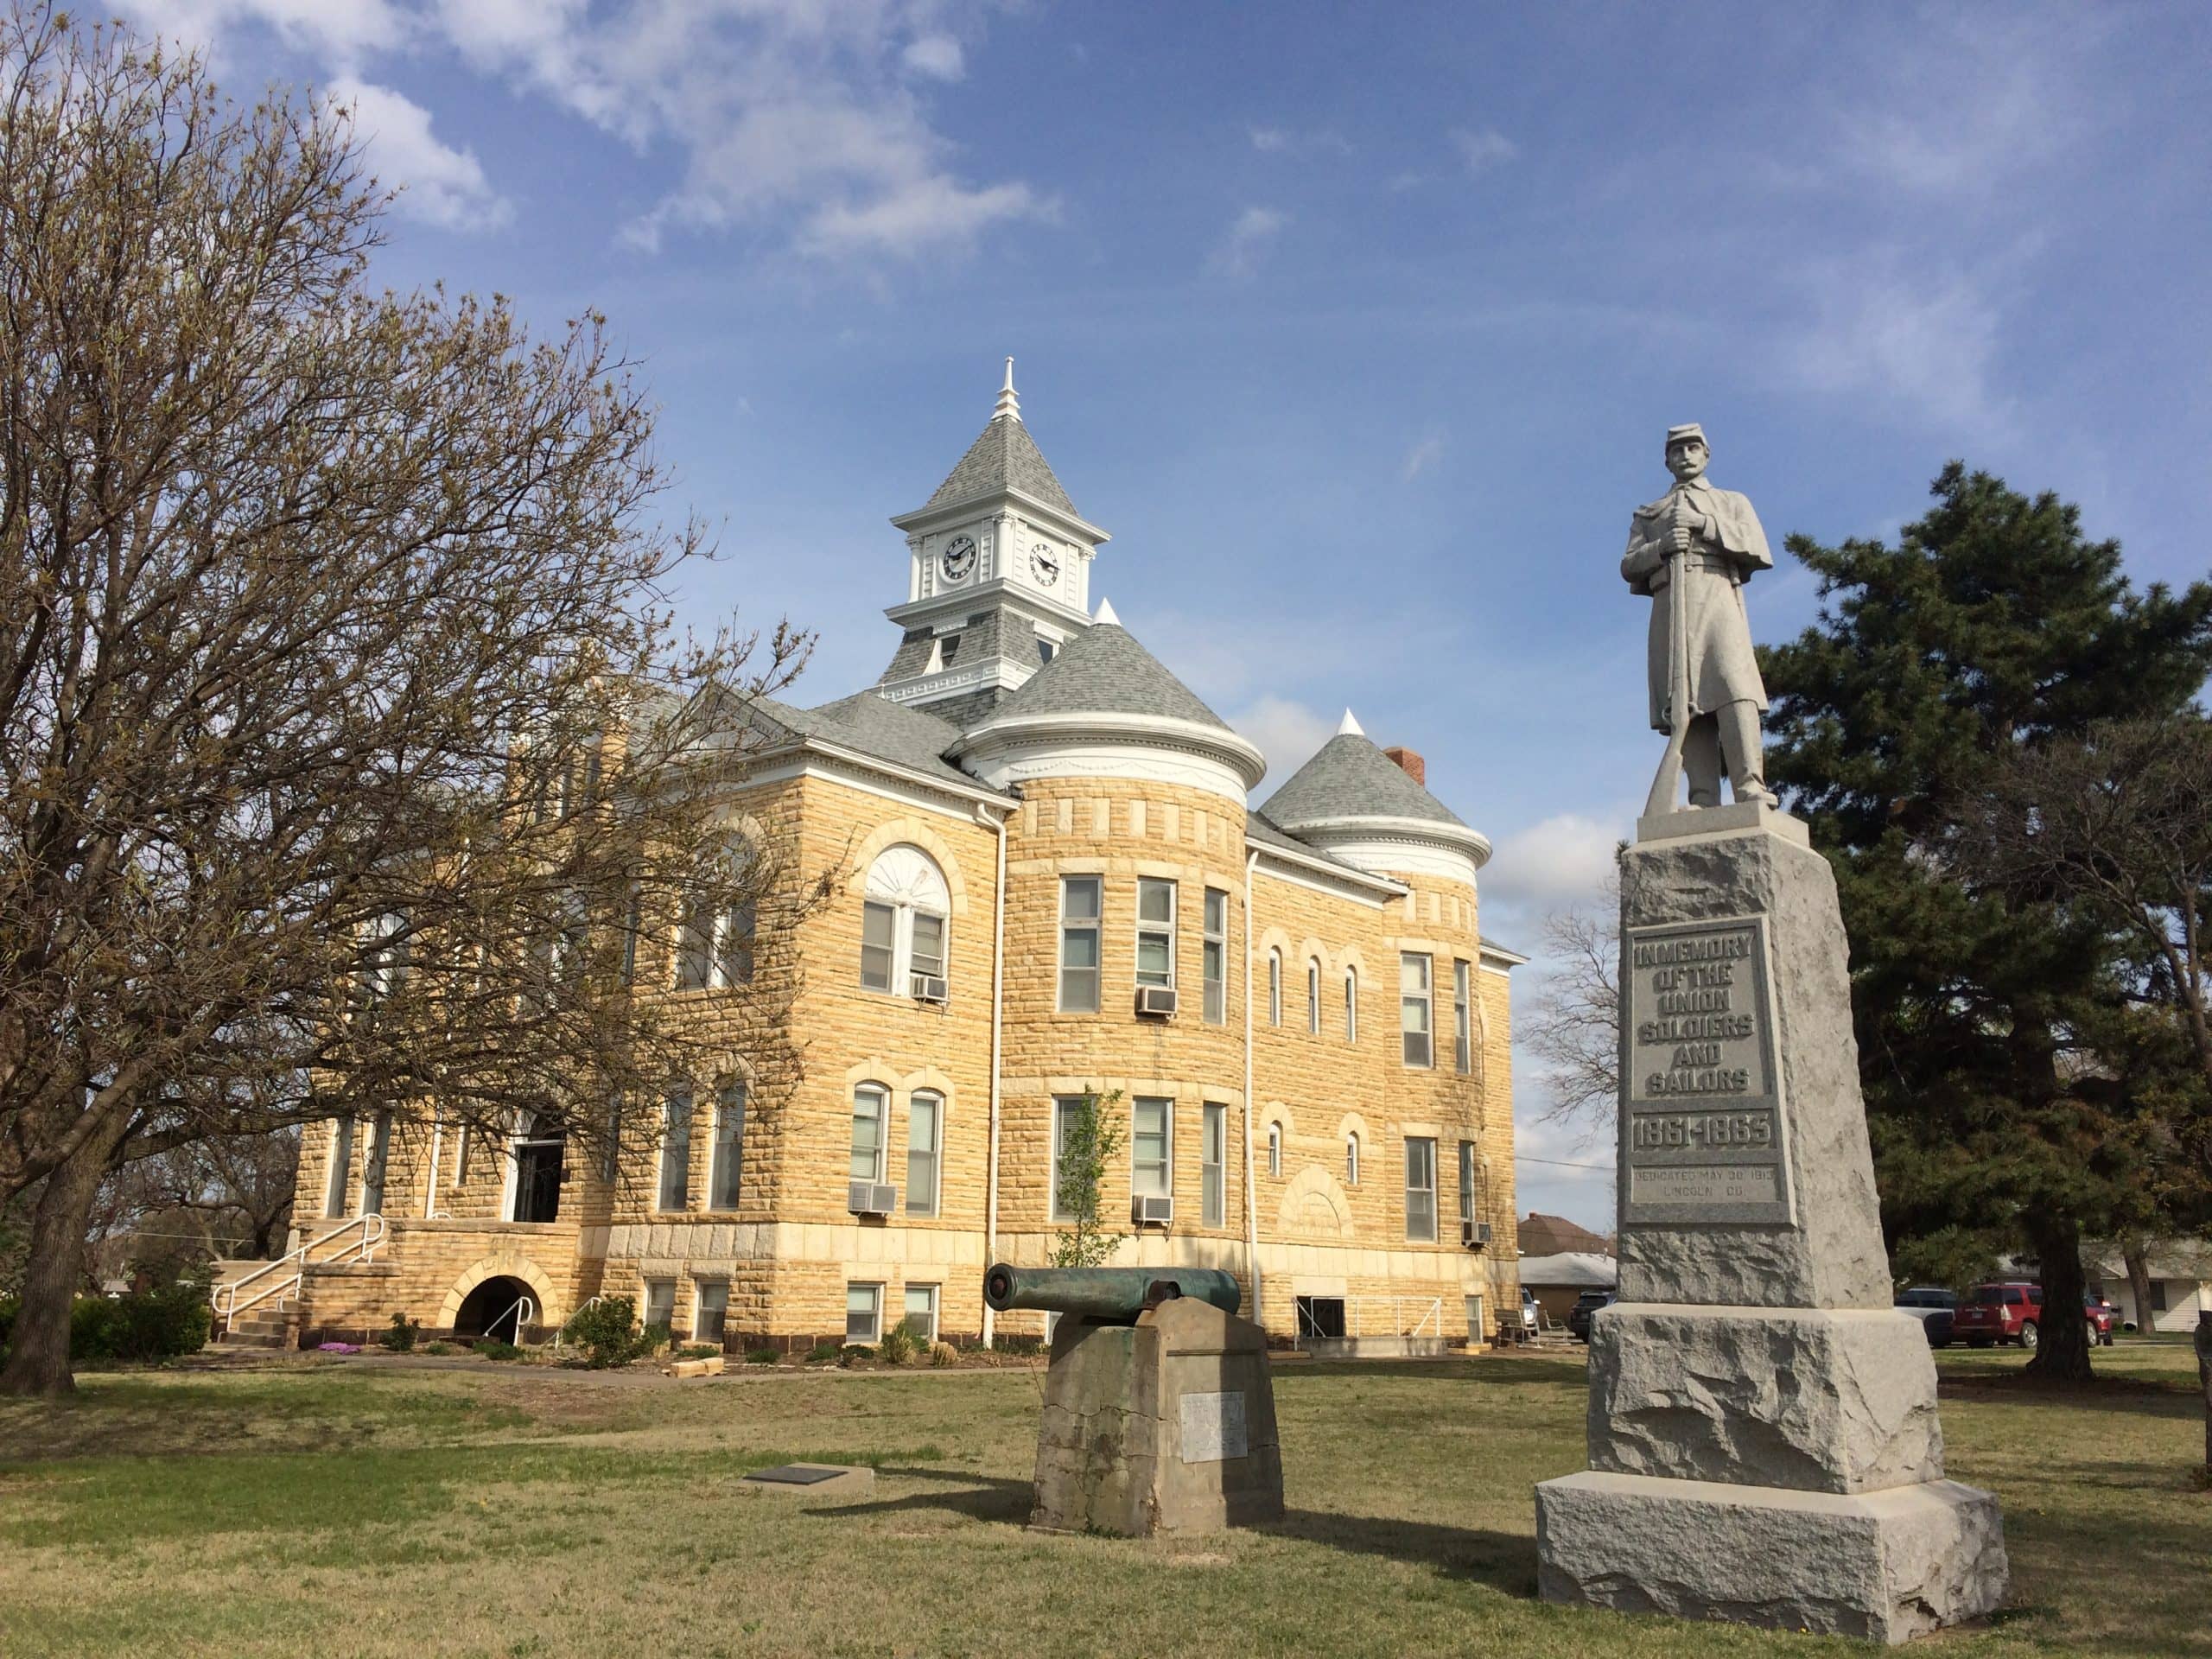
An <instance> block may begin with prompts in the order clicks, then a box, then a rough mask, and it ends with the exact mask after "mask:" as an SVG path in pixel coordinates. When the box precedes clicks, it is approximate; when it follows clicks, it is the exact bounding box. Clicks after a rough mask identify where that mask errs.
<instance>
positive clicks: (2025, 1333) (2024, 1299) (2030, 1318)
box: [1951, 1280, 2043, 1351]
mask: <svg viewBox="0 0 2212 1659" xmlns="http://www.w3.org/2000/svg"><path fill="white" fill-rule="evenodd" d="M1951 1334H1952V1335H1953V1336H1955V1337H1956V1338H1958V1339H1959V1340H1960V1341H1961V1342H1963V1343H1965V1344H1966V1345H1967V1347H1969V1348H1986V1347H1988V1346H1989V1344H1992V1343H1999V1344H2002V1343H2007V1342H2017V1343H2018V1344H2020V1346H2021V1347H2023V1348H2025V1349H2028V1350H2029V1351H2033V1350H2034V1348H2035V1345H2036V1344H2037V1341H2038V1340H2040V1339H2041V1338H2042V1335H2043V1287H2042V1286H2041V1285H2031V1284H2028V1283H2026V1282H2025V1281H2019V1280H2012V1281H2005V1282H2003V1283H1999V1284H1987V1285H1976V1286H1975V1287H1974V1288H1973V1290H1971V1291H1969V1292H1968V1293H1967V1299H1966V1300H1965V1301H1963V1302H1961V1304H1960V1305H1959V1310H1958V1312H1957V1313H1955V1314H1953V1315H1952V1317H1951Z"/></svg>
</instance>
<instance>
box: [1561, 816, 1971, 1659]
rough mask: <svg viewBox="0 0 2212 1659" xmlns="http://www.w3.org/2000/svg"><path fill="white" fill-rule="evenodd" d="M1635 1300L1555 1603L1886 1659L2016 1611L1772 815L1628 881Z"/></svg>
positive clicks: (1842, 970)
mask: <svg viewBox="0 0 2212 1659" xmlns="http://www.w3.org/2000/svg"><path fill="white" fill-rule="evenodd" d="M1621 922H1622V929H1621V955H1622V972H1621V991H1622V1001H1621V1023H1622V1066H1621V1103H1620V1106H1621V1110H1620V1161H1619V1172H1620V1174H1619V1180H1620V1191H1619V1219H1620V1294H1621V1298H1622V1300H1620V1302H1619V1303H1618V1304H1616V1305H1615V1306H1612V1307H1610V1308H1606V1309H1604V1310H1601V1311H1600V1312H1599V1313H1598V1314H1597V1315H1596V1316H1595V1318H1594V1319H1593V1320H1592V1334H1591V1348H1590V1408H1589V1446H1590V1468H1589V1470H1588V1471H1586V1472H1585V1473H1582V1474H1579V1475H1571V1476H1568V1477H1567V1478H1564V1479H1560V1480H1553V1481H1547V1482H1545V1483H1543V1484H1541V1485H1540V1486H1538V1487H1537V1488H1536V1531H1537V1548H1538V1555H1539V1570H1538V1576H1539V1586H1540V1589H1541V1593H1542V1595H1543V1597H1544V1599H1546V1600H1548V1601H1559V1602H1584V1603H1590V1604H1593V1605H1600V1606H1605V1607H1612V1608H1617V1609H1620V1610H1623V1611H1656V1612H1667V1613H1672V1614H1675V1615H1677V1616H1680V1617H1685V1618H1720V1619H1727V1620H1731V1621H1734V1622H1738V1623H1743V1624H1763V1625H1770V1626H1777V1627H1781V1628H1786V1629H1791V1630H1814V1631H1818V1632H1823V1633H1831V1634H1837V1635H1849V1636H1857V1637H1866V1638H1870V1639H1872V1640H1875V1641H1880V1642H1888V1643H1897V1642H1903V1641H1905V1640H1907V1639H1909V1638H1910V1637H1915V1636H1918V1635H1922V1634H1923V1633H1925V1632H1926V1631H1929V1630H1935V1629H1936V1628H1938V1627H1940V1626H1942V1625H1946V1624H1956V1623H1958V1622H1960V1621H1961V1620H1965V1619H1970V1618H1978V1617H1980V1616H1981V1615H1983V1614H1985V1613H1987V1612H1988V1611H1991V1610H1992V1609H1993V1608H1994V1607H1995V1606H1996V1605H1998V1603H1999V1600H2001V1599H2002V1598H2003V1596H2004V1593H2005V1583H2006V1576H2007V1567H2006V1562H2005V1543H2004V1529H2003V1524H2002V1522H2001V1521H2000V1519H1999V1515H1998V1510H1997V1501H1996V1499H1995V1498H1994V1497H1992V1496H1991V1495H1990V1494H1988V1493H1986V1492H1982V1491H1975V1490H1974V1488H1971V1487H1967V1486H1962V1485H1960V1484H1958V1483H1956V1482H1955V1481H1950V1480H1947V1479H1945V1478H1943V1440H1942V1425H1941V1424H1940V1423H1939V1422H1938V1421H1937V1418H1936V1369H1935V1363H1934V1361H1933V1359H1932V1358H1931V1357H1930V1356H1929V1351H1928V1344H1927V1342H1926V1339H1925V1338H1924V1337H1923V1334H1922V1332H1921V1327H1920V1325H1919V1324H1918V1322H1917V1321H1916V1320H1914V1319H1912V1318H1911V1317H1910V1315H1907V1314H1903V1313H1896V1312H1894V1311H1893V1310H1892V1309H1891V1305H1890V1302H1891V1297H1890V1281H1889V1264H1888V1258H1887V1255H1886V1254H1885V1251H1884V1249H1883V1245H1882V1237H1881V1230H1880V1225H1879V1219H1878V1210H1877V1205H1876V1198H1875V1192H1874V1175H1873V1163H1872V1156H1871V1154H1870V1152H1869V1149H1868V1145H1867V1139H1866V1111H1865V1108H1864V1105H1863V1103H1862V1102H1861V1099H1860V1096H1859V1062H1858V1047H1857V1044H1856V1042H1855V1040H1854V1039H1853V1035H1852V1027H1851V1000H1850V985H1849V982H1848V978H1847V959H1848V949H1847V941H1846V939H1845V937H1844V932H1843V925H1842V919H1841V916H1840V912H1839V910H1838V908H1837V905H1836V897H1835V882H1834V875H1833V874H1832V873H1831V872H1830V870H1829V868H1828V866H1827V861H1826V860H1825V859H1823V858H1821V856H1820V855H1818V854H1816V853H1815V852H1813V851H1812V850H1811V849H1810V848H1809V846H1808V842H1807V838H1806V835H1805V830H1804V826H1803V825H1802V823H1798V822H1797V821H1796V820H1795V819H1793V818H1789V817H1786V816H1785V815H1783V814H1782V813H1779V812H1777V811H1775V810H1773V809H1771V808H1770V807H1768V806H1765V805H1764V804H1756V803H1753V804H1742V805H1738V806H1731V807H1721V808H1711V809H1707V810H1701V811H1690V812H1676V813H1672V814H1662V815H1659V816H1656V817H1649V818H1646V819H1644V820H1643V822H1642V823H1640V824H1639V825H1638V841H1637V845H1636V846H1634V847H1632V848H1631V849H1629V851H1628V852H1627V853H1626V854H1625V855H1624V858H1623V861H1622V882H1621Z"/></svg>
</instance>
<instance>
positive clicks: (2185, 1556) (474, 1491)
mask: <svg viewBox="0 0 2212 1659" xmlns="http://www.w3.org/2000/svg"><path fill="white" fill-rule="evenodd" d="M2097 1363H2098V1367H2099V1370H2100V1372H2101V1374H2102V1380H2101V1382H2100V1383H2099V1384H2098V1386H2097V1387H2095V1388H2094V1389H2089V1390H2087V1391H2083V1392H2080V1393H2071V1394H2064V1395H2050V1394H2044V1393H2038V1392H2036V1391H2033V1390H2031V1389H2025V1388H2024V1387H2022V1386H2021V1385H2020V1381H2019V1369H2020V1364H2021V1357H2020V1356H2019V1355H2018V1353H2017V1352H2011V1351H1998V1352H1991V1353H1978V1354H1977V1353H1964V1352H1955V1353H1952V1354H1948V1355H1945V1356H1943V1357H1942V1361H1941V1368H1942V1375H1943V1383H1944V1398H1943V1421H1944V1429H1945V1433H1946V1434H1947V1436H1948V1441H1949V1446H1950V1471H1951V1473H1952V1474H1953V1475H1954V1476H1955V1477H1956V1478H1960V1479H1962V1480H1966V1481H1969V1482H1972V1483H1974V1484H1977V1485H1983V1486H1988V1487H1992V1488H1994V1489H1995V1490H1996V1491H1997V1492H1998V1493H1999V1496H2000V1497H2001V1498H2002V1500H2003V1502H2004V1505H2005V1536H2006V1541H2007V1543H2008V1545H2009V1546H2010V1548H2011V1551H2012V1574H2013V1587H2012V1600H2011V1603H2010V1605H2008V1607H2007V1609H2006V1611H2005V1613H2004V1614H2003V1615H2001V1616H2000V1618H1999V1619H1998V1620H1997V1621H1996V1623H1995V1625H1994V1627H1993V1628H1992V1629H1990V1630H1983V1631H1968V1632H1961V1633H1954V1634H1951V1635H1947V1636H1944V1637H1938V1638H1936V1641H1937V1643H1939V1645H1941V1646H1942V1647H1943V1648H1944V1649H1946V1650H1955V1651H1957V1652H1959V1653H1961V1654H1965V1653H1969V1652H1970V1653H1972V1654H1974V1655H1976V1656H1990V1659H1996V1656H2011V1655H2017V1654H2077V1653H2079V1654H2113V1655H2119V1654H2143V1655H2160V1656H2169V1655H2186V1654H2204V1655H2212V1494H2208V1493H2207V1492H2205V1491H2202V1490H2201V1489H2200V1488H2199V1487H2198V1486H2197V1485H2196V1483H2195V1482H2193V1480H2192V1478H2191V1476H2190V1469H2191V1466H2192V1465H2194V1464H2196V1462H2197V1461H2198V1459H2201V1457H2202V1451H2203V1426H2202V1407H2201V1405H2200V1404H2199V1403H2198V1401H2197V1397H2196V1394H2195V1381H2196V1378H2195V1370H2194V1362H2193V1360H2192V1358H2191V1357H2190V1353H2189V1351H2188V1349H2187V1347H2186V1345H2185V1344H2174V1343H2165V1344H2162V1343H2157V1342H2139V1343H2126V1342H2123V1344H2122V1345H2121V1346H2120V1347H2119V1348H2117V1349H2113V1350H2107V1351H2101V1352H2100V1353H2099V1355H2098V1359H2097ZM1040 1382H1041V1376H1040V1375H1039V1374H1034V1373H1032V1372H1030V1371H1028V1370H1007V1371H997V1372H979V1373H930V1372H921V1373H898V1374H871V1375H854V1376H824V1375H820V1374H793V1373H785V1374H782V1375H777V1376H760V1375H757V1374H748V1375H743V1376H732V1377H728V1378H724V1379H716V1380H711V1381H705V1382H696V1383H671V1382H668V1381H666V1380H664V1379H662V1378H659V1377H658V1376H639V1375H632V1374H623V1375H619V1376H611V1375H607V1374H599V1373H570V1372H560V1373H549V1372H547V1371H544V1370H538V1369H535V1368H516V1367H506V1366H493V1365H490V1364H485V1363H479V1364H476V1365H474V1366H472V1367H471V1368H469V1369H466V1370H411V1369H402V1368H400V1367H398V1366H396V1365H393V1364H391V1363H385V1362H380V1361H374V1360H372V1361H367V1362H363V1361H359V1360H329V1359H318V1358H308V1357H302V1358H299V1359H294V1360H285V1361H280V1362H272V1363H271V1364H270V1365H269V1366H267V1367H265V1368H261V1369H254V1370H230V1369H226V1370H219V1371H205V1370H203V1371H190V1370H188V1371H181V1372H170V1373H158V1374H145V1375H137V1376H89V1377H86V1378H85V1379H84V1382H83V1388H82V1392H81V1394H80V1395H79V1398H78V1399H77V1400H76V1401H75V1402H72V1403H70V1404H67V1405H66V1406H61V1407H43V1406H40V1407H34V1406H27V1405H18V1404H13V1403H0V1655H5V1656H7V1659H31V1656H35V1655H60V1654H85V1655H109V1654H118V1653H132V1654H168V1653H209V1654H224V1655H284V1656H299V1655H318V1656H320V1655H334V1656H335V1655H353V1654H363V1655H398V1656H408V1659H420V1656H423V1655H427V1654H443V1653H469V1654H497V1655H510V1654H511V1655H530V1654H546V1655H552V1654H578V1655H592V1656H602V1655H618V1654H620V1655H626V1654H632V1653H649V1652H664V1653H669V1654H676V1655H698V1656H705V1655H714V1654H738V1653H804V1654H810V1655H834V1654H874V1653H902V1654H904V1653H914V1654H964V1653H976V1652H994V1651H1011V1650H1016V1649H1020V1650H1026V1651H1027V1652H1030V1653H1034V1654H1039V1655H1049V1656H1055V1659H1057V1656H1060V1655H1073V1654H1090V1653H1096V1654H1131V1655H1145V1656H1180V1655H1185V1654H1211V1653H1224V1654H1228V1653H1248V1652H1280V1653H1297V1654H1306V1653H1332V1654H1339V1653H1340V1654H1375V1655H1395V1654H1402V1653H1483V1654H1495V1655H1574V1656H1582V1655H1592V1656H1596V1655H1611V1654H1619V1655H1631V1654H1633V1655H1637V1656H1652V1659H1660V1656H1676V1655H1679V1656H1695V1659H1719V1656H1726V1655H1732V1654H1751V1653H1769V1652H1774V1653H1780V1652H1787V1653H1791V1654H1807V1653H1810V1652H1812V1651H1815V1650H1816V1649H1822V1650H1832V1651H1839V1652H1841V1651H1853V1652H1863V1651H1866V1649H1863V1648H1860V1647H1859V1646H1858V1645H1857V1644H1851V1643H1840V1642H1830V1643H1822V1642H1820V1641H1817V1640H1815V1639H1812V1638H1806V1637H1789V1636H1781V1635H1771V1634H1764V1633H1756V1632H1751V1631H1747V1630H1735V1629H1732V1628H1727V1627H1721V1626H1713V1625H1691V1624H1677V1623H1675V1622H1672V1621H1669V1620H1663V1619H1651V1618H1624V1617H1620V1616H1617V1615H1613V1614H1607V1613H1597V1612H1589V1611H1569V1610H1565V1609H1560V1608H1553V1607H1548V1606H1545V1605H1542V1604H1541V1603H1539V1602H1538V1601H1536V1599H1535V1575H1536V1564H1535V1520H1534V1508H1533V1503H1532V1499H1531V1497H1530V1491H1529V1489H1530V1488H1531V1487H1532V1486H1533V1485H1535V1483H1536V1482H1537V1481H1539V1480H1542V1479H1545V1478H1548V1477H1550V1476H1553V1475H1558V1474H1565V1473H1567V1472H1569V1471H1573V1470H1574V1469H1577V1468H1580V1466H1581V1465H1582V1462H1583V1457H1582V1414H1583V1402H1584V1393H1585V1390H1584V1383H1583V1376H1582V1366H1581V1363H1580V1355H1579V1353H1577V1354H1576V1355H1574V1356H1573V1357H1565V1358H1562V1357H1528V1358H1512V1357H1496V1358H1489V1359H1481V1360H1476V1361H1471V1362H1452V1363H1435V1364H1421V1365H1370V1366H1364V1367H1363V1366H1353V1365H1343V1366H1319V1365H1290V1366H1285V1367H1282V1368H1281V1369H1280V1370H1278V1372H1277V1374H1276V1384H1275V1386H1276V1396H1277V1404H1278V1408H1279V1410H1280V1413H1281V1426H1282V1438H1283V1464H1284V1484H1285V1489H1286V1497H1287V1500H1288V1503H1289V1509H1290V1514H1289V1516H1288V1518H1287V1521H1286V1522H1284V1523H1283V1524H1282V1525H1281V1526H1279V1527H1274V1528H1270V1529H1266V1530H1264V1531H1258V1532H1235V1533H1228V1534H1222V1535H1215V1536H1211V1537H1207V1538H1199V1539H1192V1540H1189V1541H1180V1542H1168V1541H1129V1540H1122V1539H1109V1538H1089V1537H1086V1538H1071V1537H1048V1536H1040V1535H1033V1534H1031V1533H1029V1532H1027V1531H1026V1530H1025V1529H1023V1527H1022V1524H1021V1522H1022V1521H1023V1519H1024V1517H1025V1516H1026V1515H1027V1508H1028V1480H1029V1473H1030V1463H1031V1459H1032V1457H1033V1451H1034V1445H1035V1440H1034V1436H1035V1427H1036V1413H1037V1405H1038V1400H1039V1384H1040ZM794 1458H797V1459H819V1460H824V1461H836V1462H867V1463H871V1464H874V1465H876V1467H877V1469H878V1471H879V1473H878V1477H877V1484H876V1490H875V1493H874V1497H871V1498H868V1499H866V1500H863V1501H858V1502H853V1501H843V1502H840V1501H838V1500H834V1499H831V1500H823V1501H820V1502H818V1503H794V1502H792V1501H791V1500H788V1499H783V1498H774V1497H756V1496H753V1495H750V1494H745V1493H741V1492H739V1491H735V1490H734V1488H733V1484H732V1483H733V1482H734V1479H735V1478H736V1477H737V1476H738V1475H740V1474H741V1473H743V1472H744V1471H747V1470H748V1469H753V1468H757V1467H760V1466H762V1465H766V1464H770V1463H776V1462H782V1461H785V1460H786V1459H794Z"/></svg>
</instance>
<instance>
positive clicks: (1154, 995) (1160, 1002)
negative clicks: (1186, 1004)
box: [1137, 985, 1175, 1018]
mask: <svg viewBox="0 0 2212 1659" xmlns="http://www.w3.org/2000/svg"><path fill="white" fill-rule="evenodd" d="M1137 1012H1138V1013H1139V1014H1160V1015H1163V1016H1166V1017H1168V1018H1173V1015H1174V1013H1175V988H1174V987H1173V986H1172V985H1140V986H1138V987H1137Z"/></svg>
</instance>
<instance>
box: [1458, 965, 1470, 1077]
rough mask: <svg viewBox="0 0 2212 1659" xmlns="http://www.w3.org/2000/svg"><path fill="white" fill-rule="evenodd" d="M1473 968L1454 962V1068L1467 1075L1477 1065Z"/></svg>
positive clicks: (1463, 1075)
mask: <svg viewBox="0 0 2212 1659" xmlns="http://www.w3.org/2000/svg"><path fill="white" fill-rule="evenodd" d="M1473 988H1474V975H1473V970H1472V969H1471V968H1470V967H1469V965H1468V964H1467V963H1464V962H1454V963H1452V1070H1453V1071H1457V1072H1458V1073H1459V1075H1460V1076H1461V1077H1465V1076H1466V1075H1467V1074H1468V1073H1469V1072H1470V1071H1473V1070H1474V1067H1475V1010H1474V998H1473V995H1472V992H1473Z"/></svg>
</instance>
